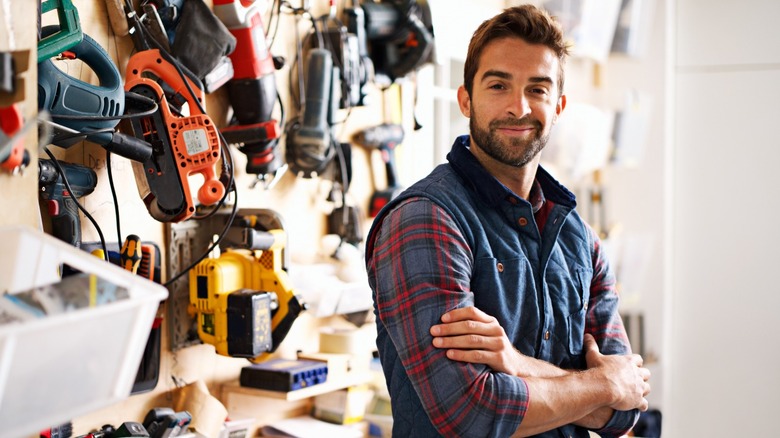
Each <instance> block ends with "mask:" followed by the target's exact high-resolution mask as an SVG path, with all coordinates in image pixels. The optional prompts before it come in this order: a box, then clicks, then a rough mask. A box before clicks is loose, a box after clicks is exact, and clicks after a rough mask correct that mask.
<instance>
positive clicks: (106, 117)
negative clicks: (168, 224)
mask: <svg viewBox="0 0 780 438" xmlns="http://www.w3.org/2000/svg"><path fill="white" fill-rule="evenodd" d="M58 29H59V27H58V26H56V25H53V26H46V27H44V28H43V29H42V30H41V34H42V35H53V34H55V33H56V32H57V30H58ZM70 53H71V54H72V55H73V57H74V58H75V59H79V60H81V61H83V62H84V63H85V64H86V65H87V66H88V67H90V68H91V69H92V70H93V71H94V72H95V74H96V75H97V77H98V81H99V83H100V85H92V84H89V83H86V82H83V81H81V80H78V79H76V78H74V77H72V76H70V75H68V74H67V73H65V72H63V71H62V70H60V69H59V68H57V67H56V66H55V65H54V62H53V61H52V60H51V59H45V60H43V61H42V62H40V63H39V64H38V109H39V110H47V111H48V112H49V114H50V116H51V118H52V119H53V120H54V122H43V123H49V124H50V125H51V126H52V128H53V131H54V137H53V138H52V139H51V142H52V144H55V145H57V146H60V147H65V148H67V147H70V146H72V145H73V144H75V143H76V142H79V141H81V140H85V139H86V140H89V141H91V142H93V143H96V144H99V145H101V146H102V147H103V148H104V149H106V150H107V151H109V152H112V153H116V154H117V155H120V156H123V157H125V158H128V159H130V160H135V161H144V160H146V159H148V158H149V157H150V156H151V154H152V148H151V146H150V145H149V144H148V143H146V142H143V141H139V140H138V139H136V138H135V137H132V136H129V135H126V134H123V133H121V132H117V131H115V130H114V128H115V127H116V125H117V124H118V123H119V119H118V117H119V116H121V115H122V114H123V113H124V104H125V91H124V89H123V88H122V77H121V76H120V74H119V70H118V69H117V67H116V65H115V64H114V62H113V61H112V60H111V58H110V57H109V55H108V53H106V51H105V50H104V49H103V48H102V47H101V46H100V45H99V44H98V43H97V42H96V41H95V40H93V39H92V38H90V37H89V36H88V35H83V39H82V41H81V42H80V43H79V44H77V45H75V46H73V47H71V48H70ZM145 109H146V108H145ZM76 117H78V118H76ZM79 133H81V134H83V135H81V136H79V135H77V134H79Z"/></svg>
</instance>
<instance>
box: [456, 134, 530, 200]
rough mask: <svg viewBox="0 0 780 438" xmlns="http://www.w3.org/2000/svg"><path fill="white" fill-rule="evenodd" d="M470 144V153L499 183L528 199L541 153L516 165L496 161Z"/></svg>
mask: <svg viewBox="0 0 780 438" xmlns="http://www.w3.org/2000/svg"><path fill="white" fill-rule="evenodd" d="M470 146H471V147H470V148H469V149H470V150H471V153H472V154H473V155H474V157H475V158H476V159H477V161H479V163H480V164H482V166H483V167H484V168H485V169H486V170H487V171H488V172H489V173H490V174H491V175H493V176H494V177H496V179H497V180H499V181H500V182H501V184H503V185H505V186H507V188H509V190H511V191H512V192H514V193H515V194H516V195H517V196H520V197H521V198H523V199H526V200H527V199H528V197H529V194H530V193H531V187H532V186H533V184H534V179H535V178H536V169H537V167H538V166H539V159H540V156H541V154H536V156H535V157H533V159H531V161H529V162H528V163H526V164H525V165H524V166H522V167H516V166H510V165H508V164H504V163H501V162H500V161H496V160H495V159H494V158H493V157H491V156H489V155H487V154H486V153H485V152H483V151H482V149H480V148H479V147H475V146H474V144H473V142H472V144H471V145H470Z"/></svg>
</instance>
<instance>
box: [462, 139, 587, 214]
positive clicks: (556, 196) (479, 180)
mask: <svg viewBox="0 0 780 438" xmlns="http://www.w3.org/2000/svg"><path fill="white" fill-rule="evenodd" d="M468 146H469V136H468V135H462V136H460V137H457V138H456V139H455V142H454V143H453V145H452V149H451V150H450V152H449V154H447V160H448V161H449V163H450V165H451V166H452V167H453V169H454V170H455V172H456V173H457V174H458V175H460V176H461V177H462V178H463V180H464V181H465V182H466V184H467V185H469V186H470V187H471V189H472V190H474V191H475V192H476V193H477V194H479V197H480V198H481V199H484V200H485V202H486V203H487V204H488V205H490V206H496V205H498V204H499V203H500V202H501V201H504V200H506V199H508V198H519V197H518V196H517V195H516V194H515V193H514V192H512V191H511V190H510V189H509V188H508V187H507V186H505V185H504V184H502V183H501V182H500V181H499V180H498V179H496V178H495V177H494V176H493V175H491V174H490V173H489V172H488V171H487V170H486V169H485V168H484V167H483V166H482V164H480V162H479V161H478V160H477V158H476V157H475V156H474V155H473V154H472V153H471V151H469V149H468ZM529 198H530V199H529V201H528V202H530V204H531V206H532V208H533V211H534V212H536V211H538V210H539V208H541V207H542V205H543V204H544V202H545V201H546V199H549V200H550V201H552V202H554V203H555V204H560V205H563V206H566V207H570V208H574V207H576V206H577V201H576V198H575V196H574V194H573V193H571V192H570V191H569V190H568V189H566V187H564V186H563V185H562V184H561V183H559V182H558V181H556V180H555V178H553V177H552V175H550V174H549V173H548V172H547V171H546V170H544V168H542V166H539V167H538V168H537V171H536V179H535V181H534V185H533V187H532V188H531V192H530V194H529Z"/></svg>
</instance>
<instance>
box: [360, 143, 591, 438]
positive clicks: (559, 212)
mask: <svg viewBox="0 0 780 438" xmlns="http://www.w3.org/2000/svg"><path fill="white" fill-rule="evenodd" d="M467 145H468V137H467V136H463V137H459V138H458V139H457V140H456V142H455V144H454V145H453V148H452V151H451V152H450V154H449V155H448V156H447V158H448V160H449V163H447V164H442V165H440V166H438V167H437V168H436V169H434V170H433V172H432V173H431V174H430V175H428V176H427V177H425V178H424V179H422V180H421V181H419V182H417V183H416V184H414V185H413V186H412V187H410V188H409V189H407V190H406V191H404V192H403V193H402V194H401V195H400V196H399V197H398V198H396V199H394V200H393V201H392V202H390V203H389V204H388V205H387V206H386V207H385V208H384V209H383V210H382V211H381V212H380V214H379V215H378V216H377V218H376V219H375V221H374V224H373V226H372V229H371V231H370V232H369V242H371V241H373V238H374V231H375V230H376V229H378V227H379V226H380V224H381V222H382V219H383V217H384V216H385V215H386V214H387V212H389V211H390V210H392V209H393V208H394V207H395V206H397V205H398V204H399V203H400V202H402V201H404V200H406V199H409V198H414V197H423V198H428V199H430V200H431V201H433V202H435V203H436V204H437V205H439V206H441V207H442V208H443V209H444V210H445V211H446V212H447V213H448V214H449V215H450V216H451V217H452V218H453V219H454V220H455V221H456V222H457V224H458V226H459V228H460V232H461V234H462V235H463V236H464V238H465V240H466V242H468V246H469V248H471V251H472V255H473V267H474V270H473V272H472V277H471V290H472V291H473V293H474V302H473V303H463V305H464V306H467V305H475V306H476V307H478V308H479V309H481V310H483V311H484V312H486V313H487V314H489V315H492V316H494V317H496V318H497V319H498V321H499V322H500V324H501V326H502V327H503V328H504V330H505V331H506V333H507V335H508V336H509V339H510V340H511V341H512V343H513V344H514V346H515V348H517V349H518V350H519V351H520V352H522V353H523V354H525V355H528V356H532V357H536V358H539V359H542V360H545V361H547V362H550V363H552V364H555V365H557V366H559V367H562V368H566V369H584V368H585V361H584V356H583V355H582V354H581V353H582V345H583V330H584V326H585V313H586V310H587V303H588V299H589V295H590V293H589V292H590V283H591V278H592V276H593V266H592V256H591V247H592V244H593V242H591V241H590V238H589V232H588V230H587V228H586V225H585V224H584V222H583V221H582V219H581V218H580V216H579V215H578V214H577V213H576V212H575V211H574V207H575V206H576V203H575V199H574V195H573V194H571V193H570V192H569V191H568V190H566V188H564V187H563V186H562V185H560V184H559V183H558V182H557V181H555V180H554V179H553V178H552V177H551V176H550V175H549V174H548V173H547V172H546V171H545V170H544V169H542V168H541V167H540V168H539V169H538V172H537V181H538V182H539V183H540V185H541V187H542V191H543V193H544V196H545V198H546V199H547V200H548V201H552V202H553V203H554V204H555V206H554V207H553V209H552V210H551V212H550V214H549V216H548V218H547V221H546V224H545V227H544V229H543V230H541V232H540V230H538V228H537V225H536V222H535V219H534V212H533V210H532V207H531V204H530V203H528V202H527V201H526V200H524V199H522V198H519V197H517V196H516V195H514V194H513V193H512V192H511V191H510V190H509V189H507V188H506V187H505V186H504V185H503V184H501V183H500V182H498V181H497V180H496V179H495V178H493V177H492V176H490V175H489V174H488V173H487V171H486V170H485V169H484V168H483V167H482V166H481V165H480V164H479V163H478V161H477V160H476V158H474V156H473V155H472V154H471V152H470V151H469V150H468V149H467ZM508 197H512V198H514V202H508V201H507V200H508V199H509V198H508ZM368 247H369V248H370V247H371V245H369V246H368ZM375 313H376V306H375ZM377 328H378V337H377V347H378V349H379V355H380V359H381V362H382V367H383V370H384V373H385V378H386V380H387V384H388V388H389V390H390V395H391V403H392V409H393V417H394V419H395V423H394V428H393V436H398V437H404V438H408V437H430V436H438V432H436V430H435V428H434V427H433V425H432V424H431V423H430V420H428V417H427V415H426V414H425V410H424V409H423V407H422V405H421V403H420V400H419V398H418V397H417V395H416V393H415V391H414V388H413V387H412V384H411V383H410V381H409V379H408V377H407V376H406V372H405V370H404V368H403V366H402V364H401V361H400V359H399V358H398V355H397V352H396V350H395V347H394V345H393V343H392V341H391V340H390V338H389V336H388V335H387V332H386V331H385V328H384V326H383V324H382V321H381V320H380V319H379V315H378V314H377ZM561 433H564V434H565V435H571V436H587V432H586V431H584V430H583V429H579V428H574V427H573V426H566V427H564V428H561V429H558V430H557V431H551V432H548V433H547V434H545V436H561ZM583 433H584V435H582V434H583Z"/></svg>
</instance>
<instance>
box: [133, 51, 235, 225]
mask: <svg viewBox="0 0 780 438" xmlns="http://www.w3.org/2000/svg"><path fill="white" fill-rule="evenodd" d="M153 78H157V80H155V79H153ZM161 84H164V85H165V86H166V89H167V91H168V92H169V93H171V92H172V93H173V94H174V95H179V96H182V97H183V98H184V100H185V101H186V103H187V107H188V109H189V114H190V115H188V116H187V115H182V114H180V112H179V111H178V109H177V108H176V107H172V106H171V105H169V103H168V101H167V99H166V97H165V96H166V94H165V92H164V91H163V86H162V85H161ZM188 84H189V88H188V87H187V85H188ZM125 90H127V91H132V92H135V93H138V94H140V95H142V96H145V97H148V98H150V99H153V100H154V101H155V102H156V103H157V105H158V109H157V111H156V112H155V113H153V114H151V115H148V116H144V117H139V118H134V119H132V120H131V122H130V129H131V130H132V133H133V135H135V136H136V137H137V138H140V139H143V140H145V141H146V142H148V143H149V144H151V145H152V148H153V149H154V152H153V153H152V156H151V158H149V159H148V160H146V161H145V162H143V163H135V162H134V163H133V170H134V171H135V176H136V183H137V184H138V191H139V194H140V195H141V198H142V199H143V200H144V203H145V204H146V208H147V210H149V214H150V215H151V216H152V217H153V218H155V219H156V220H158V221H160V222H180V221H183V220H186V219H188V218H189V217H190V216H192V214H193V213H194V212H195V206H194V205H193V201H192V195H191V192H190V185H189V176H190V175H193V174H197V173H200V174H201V175H203V178H204V181H203V185H202V186H201V187H200V188H199V189H198V201H200V203H201V204H203V205H214V204H216V203H217V202H219V200H220V199H221V198H222V197H223V196H224V194H225V187H224V185H223V184H222V183H221V182H220V181H219V179H218V178H217V171H216V164H217V162H218V161H219V158H220V140H219V132H218V131H217V127H216V126H215V125H214V122H213V121H212V120H211V118H210V117H209V116H208V115H207V114H205V113H204V112H203V111H201V109H200V108H201V106H202V105H205V100H204V95H203V91H202V90H201V89H200V87H198V86H197V85H196V84H195V83H194V82H193V81H192V80H191V79H190V78H188V77H186V76H185V75H180V74H179V71H178V70H177V69H176V67H175V66H174V65H173V64H171V63H170V62H169V61H168V60H167V59H166V58H165V57H164V56H163V55H162V54H161V53H160V51H159V50H157V49H151V50H144V51H141V52H136V53H135V54H133V56H131V57H130V60H129V61H128V64H127V71H126V74H125ZM198 103H200V104H201V106H199V105H198ZM130 105H131V104H130V103H128V106H130ZM138 111H139V112H140V111H142V109H140V108H139V109H138Z"/></svg>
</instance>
